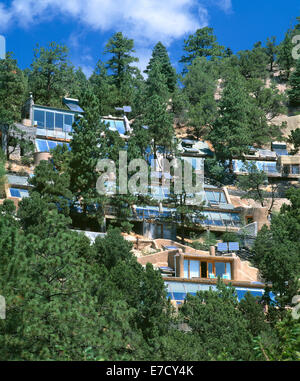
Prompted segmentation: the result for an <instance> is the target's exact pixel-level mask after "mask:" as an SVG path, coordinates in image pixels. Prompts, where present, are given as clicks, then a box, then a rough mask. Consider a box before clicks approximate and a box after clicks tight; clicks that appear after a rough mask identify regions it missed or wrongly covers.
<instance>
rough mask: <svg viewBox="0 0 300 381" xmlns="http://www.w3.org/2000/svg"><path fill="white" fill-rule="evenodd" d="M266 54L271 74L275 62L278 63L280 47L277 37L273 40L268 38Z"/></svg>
mask: <svg viewBox="0 0 300 381" xmlns="http://www.w3.org/2000/svg"><path fill="white" fill-rule="evenodd" d="M265 51H266V54H267V56H268V57H269V65H270V72H271V73H272V72H273V69H274V62H275V61H276V54H277V51H278V47H277V46H276V37H275V36H273V37H272V38H271V39H270V38H269V37H268V38H267V42H266V50H265Z"/></svg>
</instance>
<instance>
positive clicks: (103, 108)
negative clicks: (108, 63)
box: [89, 60, 120, 116]
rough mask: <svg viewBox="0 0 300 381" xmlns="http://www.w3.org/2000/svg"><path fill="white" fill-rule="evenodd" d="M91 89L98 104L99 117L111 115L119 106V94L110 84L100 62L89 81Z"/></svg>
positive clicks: (113, 85) (108, 77) (103, 66)
mask: <svg viewBox="0 0 300 381" xmlns="http://www.w3.org/2000/svg"><path fill="white" fill-rule="evenodd" d="M89 82H90V83H91V85H92V87H93V92H94V94H95V95H96V97H97V101H98V104H99V113H100V115H101V116H105V115H110V114H113V112H114V111H115V110H114V107H119V106H120V101H119V92H118V89H117V87H116V85H115V84H114V83H111V79H110V76H109V75H108V74H107V69H106V68H105V65H104V63H103V62H101V61H100V60H99V61H98V62H97V65H96V68H95V70H94V72H93V74H92V76H91V77H90V79H89Z"/></svg>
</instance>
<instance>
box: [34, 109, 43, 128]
mask: <svg viewBox="0 0 300 381" xmlns="http://www.w3.org/2000/svg"><path fill="white" fill-rule="evenodd" d="M33 119H34V122H37V126H38V127H45V112H44V111H41V110H34V114H33Z"/></svg>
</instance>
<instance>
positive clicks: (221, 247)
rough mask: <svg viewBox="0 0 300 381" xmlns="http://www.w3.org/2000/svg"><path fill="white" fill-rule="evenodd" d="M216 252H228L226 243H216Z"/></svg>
mask: <svg viewBox="0 0 300 381" xmlns="http://www.w3.org/2000/svg"><path fill="white" fill-rule="evenodd" d="M217 250H218V251H228V244H227V242H222V243H218V246H217Z"/></svg>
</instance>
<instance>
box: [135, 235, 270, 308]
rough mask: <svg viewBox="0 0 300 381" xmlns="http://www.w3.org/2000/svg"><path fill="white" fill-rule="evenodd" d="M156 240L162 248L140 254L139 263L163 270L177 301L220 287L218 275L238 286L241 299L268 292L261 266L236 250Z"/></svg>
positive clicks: (169, 288) (174, 300) (171, 293)
mask: <svg viewBox="0 0 300 381" xmlns="http://www.w3.org/2000/svg"><path fill="white" fill-rule="evenodd" d="M154 242H155V243H156V247H157V248H161V249H162V251H160V252H158V253H155V254H150V255H146V256H144V257H140V258H138V262H139V263H140V264H141V265H146V264H147V263H152V264H153V265H154V267H156V268H159V269H160V270H161V272H162V276H163V278H164V282H165V284H166V286H167V288H168V296H169V297H170V298H171V300H173V302H174V303H175V304H181V303H182V302H183V300H184V298H185V296H186V294H187V293H191V294H195V293H196V292H197V291H198V290H208V289H209V287H212V288H213V289H214V288H216V284H217V281H218V277H220V278H221V279H222V280H223V282H224V283H225V284H229V283H231V284H232V286H234V287H235V288H236V291H237V294H238V298H239V299H241V298H242V297H243V296H244V295H245V293H246V292H247V291H249V292H250V293H251V294H253V295H254V296H262V295H263V294H264V287H265V284H264V282H263V280H262V279H261V277H260V275H259V271H258V269H256V268H255V267H252V266H251V265H250V263H249V262H248V261H243V260H241V259H240V258H239V257H238V256H237V255H236V254H235V253H230V254H226V255H216V250H215V247H214V246H211V247H210V251H201V250H195V249H193V248H191V247H188V246H185V245H181V244H179V243H177V242H174V241H170V240H155V241H154Z"/></svg>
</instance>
